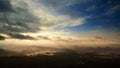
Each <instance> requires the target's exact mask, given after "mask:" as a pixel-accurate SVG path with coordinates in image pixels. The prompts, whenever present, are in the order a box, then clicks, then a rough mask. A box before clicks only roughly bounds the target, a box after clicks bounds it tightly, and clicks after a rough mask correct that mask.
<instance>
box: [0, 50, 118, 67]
mask: <svg viewBox="0 0 120 68" xmlns="http://www.w3.org/2000/svg"><path fill="white" fill-rule="evenodd" d="M119 64H120V57H119V56H118V57H116V56H115V57H114V56H109V55H99V54H92V53H83V54H82V53H81V54H77V53H74V52H71V51H68V52H60V53H56V54H55V55H53V56H47V55H38V56H7V57H5V56H4V57H0V68H81V67H87V68H93V67H95V68H98V67H100V68H107V67H111V66H118V65H119ZM105 66H107V67H105ZM114 68H119V67H114Z"/></svg>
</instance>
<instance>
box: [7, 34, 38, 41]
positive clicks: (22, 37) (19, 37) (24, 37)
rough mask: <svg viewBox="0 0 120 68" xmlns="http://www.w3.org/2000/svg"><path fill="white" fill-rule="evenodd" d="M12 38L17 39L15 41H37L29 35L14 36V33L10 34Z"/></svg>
mask: <svg viewBox="0 0 120 68" xmlns="http://www.w3.org/2000/svg"><path fill="white" fill-rule="evenodd" d="M8 35H9V36H10V37H11V38H15V39H28V40H37V39H36V38H34V37H31V36H29V35H22V34H14V33H9V34H8Z"/></svg>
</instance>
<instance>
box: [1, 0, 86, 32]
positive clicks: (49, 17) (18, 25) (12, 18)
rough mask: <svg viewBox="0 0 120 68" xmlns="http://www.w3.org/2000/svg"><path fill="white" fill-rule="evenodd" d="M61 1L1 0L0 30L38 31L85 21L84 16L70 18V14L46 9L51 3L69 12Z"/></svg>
mask: <svg viewBox="0 0 120 68" xmlns="http://www.w3.org/2000/svg"><path fill="white" fill-rule="evenodd" d="M38 1H39V2H38ZM71 1H72V0H71ZM68 2H69V1H68ZM1 3H2V4H1ZM48 3H50V4H48ZM62 3H64V1H58V0H51V1H48V0H45V1H44V0H35V1H33V0H25V1H23V0H1V1H0V5H1V6H3V7H0V9H1V11H0V31H1V33H11V32H12V33H27V32H39V31H41V30H51V29H52V30H54V28H64V27H73V26H78V25H82V24H83V23H84V22H85V20H86V18H85V17H80V18H72V16H71V14H65V15H62V14H59V13H58V14H56V15H55V13H56V12H55V13H53V12H51V11H50V10H47V8H49V5H53V6H51V7H53V8H54V9H55V10H56V9H57V8H58V7H60V6H61V7H63V8H64V9H63V10H61V11H64V10H65V11H68V12H71V10H66V9H68V7H67V6H66V4H62ZM71 3H72V2H71ZM47 4H48V6H47ZM61 4H62V5H61ZM63 5H64V6H63ZM55 6H56V7H55ZM43 7H44V8H43ZM58 9H60V8H58ZM3 10H4V11H5V12H3ZM11 10H12V12H11Z"/></svg>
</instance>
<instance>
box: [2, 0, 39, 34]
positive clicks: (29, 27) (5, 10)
mask: <svg viewBox="0 0 120 68" xmlns="http://www.w3.org/2000/svg"><path fill="white" fill-rule="evenodd" d="M11 2H13V1H12V0H0V32H1V33H10V32H13V33H14V32H16V33H21V32H36V31H38V30H39V22H38V18H37V17H36V16H35V15H34V14H33V13H32V12H31V9H29V8H30V7H28V3H26V2H22V1H20V2H19V1H14V4H11ZM11 11H14V12H11Z"/></svg>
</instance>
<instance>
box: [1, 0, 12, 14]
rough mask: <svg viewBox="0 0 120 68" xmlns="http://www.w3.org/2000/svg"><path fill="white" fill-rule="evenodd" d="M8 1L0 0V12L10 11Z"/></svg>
mask: <svg viewBox="0 0 120 68" xmlns="http://www.w3.org/2000/svg"><path fill="white" fill-rule="evenodd" d="M11 7H12V5H11V3H10V0H0V12H8V11H12V8H11Z"/></svg>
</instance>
